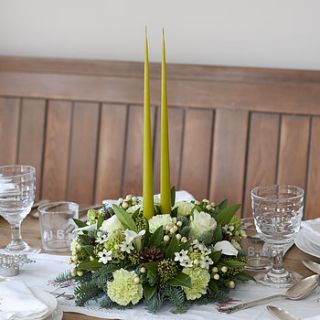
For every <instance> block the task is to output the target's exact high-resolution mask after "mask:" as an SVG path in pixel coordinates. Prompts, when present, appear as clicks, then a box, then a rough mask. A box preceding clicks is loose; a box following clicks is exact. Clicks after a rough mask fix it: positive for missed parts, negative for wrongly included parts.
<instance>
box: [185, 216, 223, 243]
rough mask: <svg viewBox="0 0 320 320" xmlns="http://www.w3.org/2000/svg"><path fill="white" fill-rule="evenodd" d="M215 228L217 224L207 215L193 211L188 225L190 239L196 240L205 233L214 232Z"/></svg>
mask: <svg viewBox="0 0 320 320" xmlns="http://www.w3.org/2000/svg"><path fill="white" fill-rule="evenodd" d="M216 227H217V222H216V220H215V219H214V218H213V217H211V215H210V214H209V213H206V212H203V211H201V212H198V211H194V212H193V217H191V223H190V237H191V238H193V239H197V238H199V237H200V236H201V235H203V234H205V233H207V232H212V231H214V230H215V228H216Z"/></svg>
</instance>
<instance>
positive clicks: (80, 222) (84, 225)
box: [73, 219, 87, 228]
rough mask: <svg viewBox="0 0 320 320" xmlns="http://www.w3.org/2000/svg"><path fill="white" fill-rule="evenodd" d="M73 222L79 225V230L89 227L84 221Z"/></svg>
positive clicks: (76, 220)
mask: <svg viewBox="0 0 320 320" xmlns="http://www.w3.org/2000/svg"><path fill="white" fill-rule="evenodd" d="M73 221H74V223H75V224H76V225H77V227H78V228H83V227H86V226H87V225H86V224H85V223H84V222H83V221H81V220H79V219H73Z"/></svg>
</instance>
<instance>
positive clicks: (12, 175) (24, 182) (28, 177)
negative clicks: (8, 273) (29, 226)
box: [0, 165, 39, 254]
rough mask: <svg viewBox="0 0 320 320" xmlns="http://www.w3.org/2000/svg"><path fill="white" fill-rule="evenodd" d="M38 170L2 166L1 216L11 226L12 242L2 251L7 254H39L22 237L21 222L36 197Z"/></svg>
mask: <svg viewBox="0 0 320 320" xmlns="http://www.w3.org/2000/svg"><path fill="white" fill-rule="evenodd" d="M35 181H36V170H35V168H34V167H31V166H25V165H7V166H0V215H1V216H2V217H3V218H4V219H6V220H7V221H8V222H9V224H10V226H11V242H10V243H9V244H8V245H7V246H6V247H5V248H2V249H1V252H2V253H7V254H27V253H35V252H38V251H39V249H33V248H32V247H30V246H29V245H28V244H27V243H26V242H25V241H23V240H22V237H21V222H22V220H23V219H24V218H25V217H26V216H27V214H28V213H29V212H30V211H31V208H32V205H33V202H34V197H35V188H36V187H35Z"/></svg>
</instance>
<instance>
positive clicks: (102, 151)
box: [95, 104, 127, 203]
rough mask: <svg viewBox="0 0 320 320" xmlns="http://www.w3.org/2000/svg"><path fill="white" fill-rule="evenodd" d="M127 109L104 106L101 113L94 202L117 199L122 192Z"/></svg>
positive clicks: (120, 106) (116, 106)
mask: <svg viewBox="0 0 320 320" xmlns="http://www.w3.org/2000/svg"><path fill="white" fill-rule="evenodd" d="M126 127H127V107H126V106H125V105H112V104H104V105H103V106H102V113H101V126H100V137H99V154H98V167H97V187H96V196H95V202H96V203H99V202H101V201H102V200H104V199H117V198H119V197H120V196H121V192H122V179H123V174H122V173H123V165H124V152H125V139H126Z"/></svg>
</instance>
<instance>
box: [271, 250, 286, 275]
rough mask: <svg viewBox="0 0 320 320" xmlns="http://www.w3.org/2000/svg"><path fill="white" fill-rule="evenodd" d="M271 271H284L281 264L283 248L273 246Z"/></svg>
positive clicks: (279, 272)
mask: <svg viewBox="0 0 320 320" xmlns="http://www.w3.org/2000/svg"><path fill="white" fill-rule="evenodd" d="M272 272H273V273H278V274H281V273H285V272H286V271H285V269H284V266H283V248H282V247H281V248H275V255H273V266H272Z"/></svg>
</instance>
